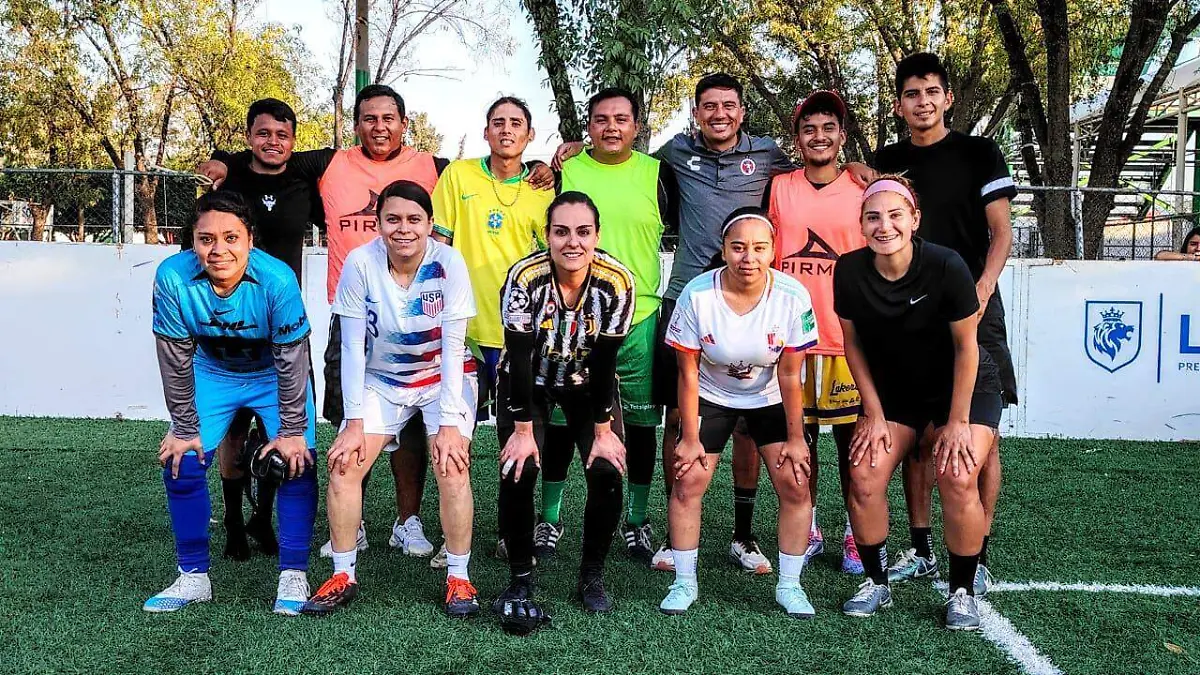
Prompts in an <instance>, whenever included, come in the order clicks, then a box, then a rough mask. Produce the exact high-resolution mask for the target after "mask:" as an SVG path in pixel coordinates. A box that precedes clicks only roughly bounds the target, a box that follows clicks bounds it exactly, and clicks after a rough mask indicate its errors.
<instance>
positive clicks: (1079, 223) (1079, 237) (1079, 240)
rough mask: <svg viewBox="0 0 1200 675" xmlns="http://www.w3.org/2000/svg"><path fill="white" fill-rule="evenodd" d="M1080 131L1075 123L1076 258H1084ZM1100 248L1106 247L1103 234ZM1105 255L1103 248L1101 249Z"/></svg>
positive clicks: (1073, 206) (1073, 214)
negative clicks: (1080, 190) (1080, 187)
mask: <svg viewBox="0 0 1200 675" xmlns="http://www.w3.org/2000/svg"><path fill="white" fill-rule="evenodd" d="M1081 138H1082V136H1081V134H1080V133H1079V125H1078V124H1076V125H1075V138H1074V139H1073V140H1072V142H1071V188H1072V190H1071V220H1072V221H1073V222H1074V225H1075V259H1076V260H1083V213H1082V211H1083V205H1082V203H1083V194H1082V193H1080V192H1079V190H1078V189H1077V188H1078V187H1079V173H1080V167H1081V165H1082V163H1083V141H1082V140H1081ZM1100 248H1101V249H1103V248H1104V241H1103V235H1101V241H1100ZM1101 257H1103V250H1102V251H1101Z"/></svg>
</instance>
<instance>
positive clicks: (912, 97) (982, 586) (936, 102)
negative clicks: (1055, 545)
mask: <svg viewBox="0 0 1200 675" xmlns="http://www.w3.org/2000/svg"><path fill="white" fill-rule="evenodd" d="M896 99H897V100H896V103H895V113H896V114H897V115H899V116H901V117H903V118H904V121H905V123H907V124H908V128H909V131H910V133H911V137H910V138H909V139H906V140H902V141H900V142H899V143H894V144H892V145H889V146H887V147H885V148H883V149H882V150H880V151H879V154H878V155H877V156H876V158H875V163H876V166H877V168H878V169H879V170H880V171H881V172H883V173H895V174H901V175H903V176H905V177H906V178H908V179H909V180H910V181H912V183H913V185H914V186H915V187H916V192H917V195H918V197H919V199H920V203H921V214H922V215H921V233H922V236H923V237H924V238H925V239H926V240H928V241H930V242H933V243H935V244H940V245H942V246H946V247H949V248H952V249H954V250H955V251H957V252H958V254H959V255H960V256H962V258H963V260H965V261H966V263H967V267H968V268H969V269H970V270H971V275H972V277H974V279H975V292H976V295H977V296H978V298H979V306H980V308H981V310H980V313H981V318H980V322H979V344H980V346H982V347H983V348H984V349H985V350H987V352H988V354H989V355H990V356H991V357H992V360H993V361H995V362H996V365H997V366H998V367H999V370H1000V380H1001V384H1002V387H1003V391H1002V398H1003V401H1004V404H1005V405H1015V404H1016V403H1017V380H1016V374H1015V373H1014V371H1013V365H1012V356H1011V355H1010V353H1009V350H1008V334H1007V331H1006V329H1005V325H1004V305H1003V303H1002V301H1001V299H1000V293H999V291H998V290H997V289H996V283H997V281H998V280H999V279H1000V273H1001V272H1002V271H1003V270H1004V264H1005V262H1007V261H1008V255H1009V252H1010V250H1011V249H1012V239H1013V235H1012V221H1011V219H1010V208H1009V206H1010V201H1011V200H1012V198H1013V197H1015V196H1016V194H1017V191H1016V187H1015V186H1014V184H1013V180H1012V176H1011V175H1010V174H1009V170H1008V164H1007V163H1006V162H1005V160H1004V155H1003V154H1001V152H1000V148H999V147H998V146H997V145H996V143H995V142H994V141H992V140H991V139H989V138H983V137H980V136H969V135H967V134H963V133H960V132H957V131H951V130H950V128H949V127H948V126H947V124H946V113H947V111H948V110H949V109H950V107H951V106H952V105H954V94H953V93H952V92H951V91H950V87H949V76H948V75H947V73H946V68H945V67H944V66H943V65H942V62H941V60H940V59H939V58H938V57H937V56H936V55H934V54H928V53H921V54H913V55H912V56H909V57H907V58H905V59H904V60H902V61H901V62H900V63H899V64H898V65H897V66H896ZM930 447H932V439H930V438H928V437H926V438H924V439H922V443H921V451H920V452H919V453H917V454H916V455H915V456H913V457H911V458H910V459H909V460H906V463H905V470H904V483H905V486H904V487H905V499H906V501H907V502H908V514H909V515H908V517H909V527H910V530H911V534H912V538H913V548H912V549H910V550H909V551H908V552H906V553H905V554H904V555H902V556H901V559H900V560H899V561H898V562H897V563H896V564H895V565H893V566H892V567H891V568H889V570H888V573H889V577H890V579H891V581H904V580H907V579H912V578H916V577H923V576H929V575H931V574H933V573H935V572H936V571H937V558H936V557H935V556H934V555H933V551H932V535H931V533H930V528H929V521H930V513H931V510H932V498H931V494H932V490H933V485H934V477H933V466H932V453H930V452H928V450H929V448H930ZM979 480H980V494H981V496H982V499H983V506H984V510H985V512H986V515H987V525H988V532H989V533H990V532H991V524H992V519H993V517H994V516H995V513H996V501H997V499H998V498H999V496H1000V437H999V435H998V434H997V436H996V440H995V442H994V443H993V445H992V451H991V454H990V455H989V458H988V460H987V462H986V463H985V464H984V466H983V469H982V470H981V471H980V475H979ZM987 547H988V537H984V540H983V550H982V551H981V552H980V555H979V568H978V573H977V575H976V578H975V593H976V595H979V596H982V595H984V594H985V593H986V592H987V587H988V585H989V583H990V579H991V577H990V574H989V573H988V569H987Z"/></svg>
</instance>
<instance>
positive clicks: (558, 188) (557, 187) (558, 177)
mask: <svg viewBox="0 0 1200 675" xmlns="http://www.w3.org/2000/svg"><path fill="white" fill-rule="evenodd" d="M562 188H563V176H562V172H561V171H555V172H554V194H556V195H560V194H562V191H563V189H562Z"/></svg>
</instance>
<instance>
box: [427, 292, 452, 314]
mask: <svg viewBox="0 0 1200 675" xmlns="http://www.w3.org/2000/svg"><path fill="white" fill-rule="evenodd" d="M445 306H446V300H445V297H444V296H443V295H442V292H441V291H425V292H423V293H421V313H422V314H424V315H425V316H428V317H430V318H435V317H437V315H438V314H441V313H442V309H443V308H445Z"/></svg>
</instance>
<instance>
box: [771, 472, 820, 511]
mask: <svg viewBox="0 0 1200 675" xmlns="http://www.w3.org/2000/svg"><path fill="white" fill-rule="evenodd" d="M775 494H776V495H778V496H779V504H780V506H800V505H802V504H809V503H811V502H812V497H811V496H810V493H809V490H808V480H807V479H805V481H804V484H803V485H799V484H797V483H796V479H795V477H794V476H793V475H792V474H791V472H785V474H784V475H782V476H780V477H779V479H778V480H776V481H775Z"/></svg>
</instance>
